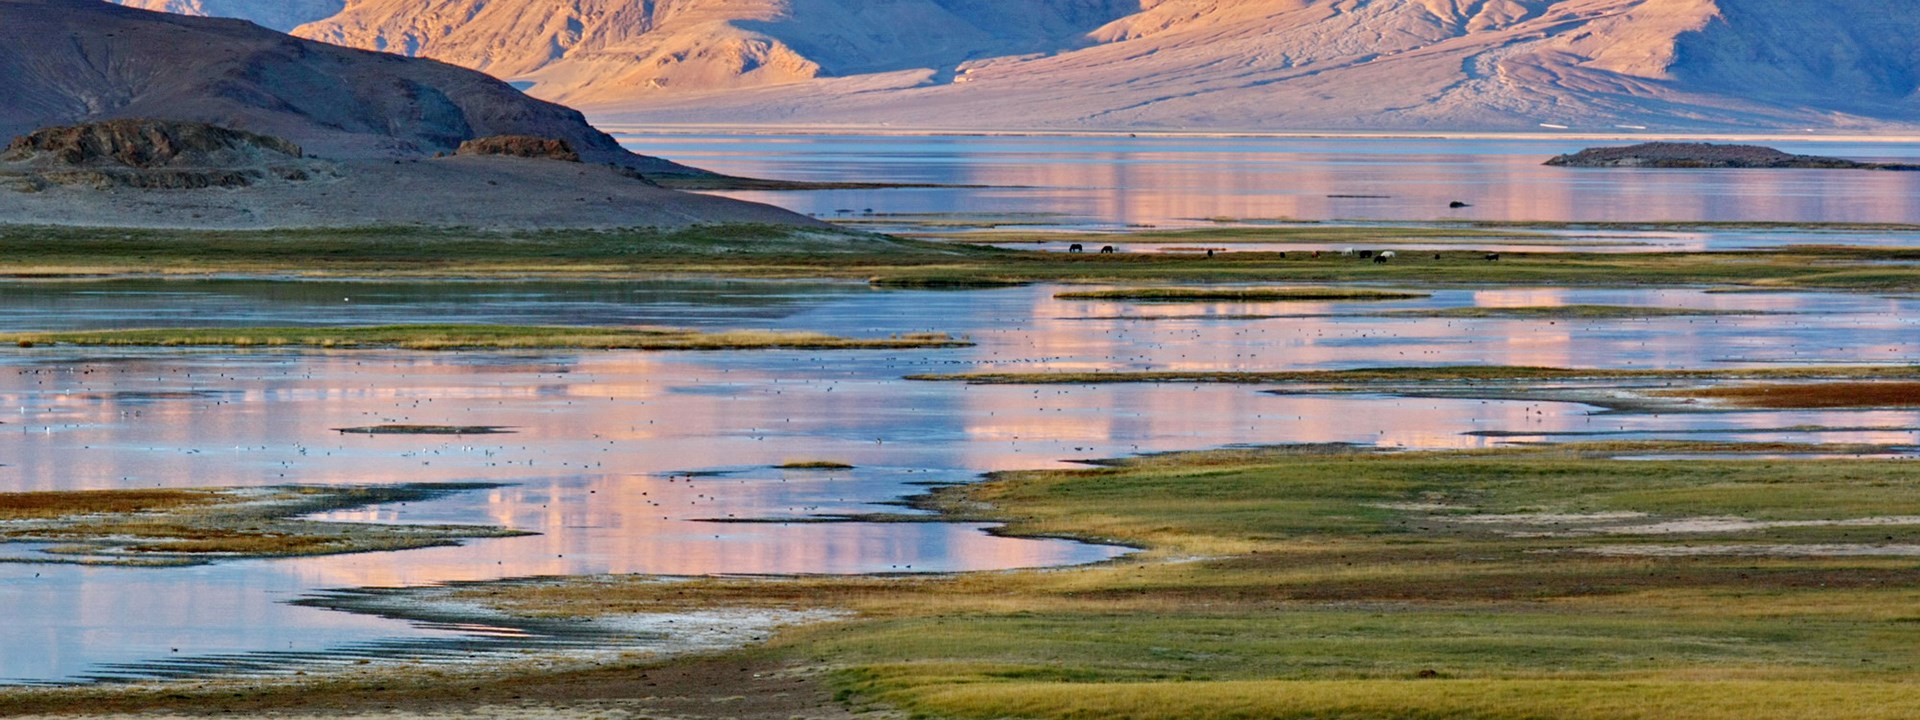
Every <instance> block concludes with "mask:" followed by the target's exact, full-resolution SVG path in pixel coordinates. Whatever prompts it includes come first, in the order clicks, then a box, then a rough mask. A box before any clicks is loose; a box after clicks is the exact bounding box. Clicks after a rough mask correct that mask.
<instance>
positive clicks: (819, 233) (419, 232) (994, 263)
mask: <svg viewBox="0 0 1920 720" xmlns="http://www.w3.org/2000/svg"><path fill="white" fill-rule="evenodd" d="M1317 229H1319V228H1317ZM1468 229H1471V228H1468ZM1250 230H1263V229H1261V228H1251V229H1248V228H1216V229H1211V230H1209V232H1217V233H1220V234H1221V235H1219V236H1217V237H1207V238H1205V239H1206V240H1207V242H1224V241H1226V239H1228V238H1230V237H1232V234H1233V233H1245V232H1248V231H1250ZM1320 230H1323V231H1324V229H1320ZM1405 230H1406V229H1396V228H1383V227H1378V226H1349V227H1344V228H1341V229H1340V232H1341V233H1343V234H1346V235H1348V236H1351V237H1352V238H1354V240H1355V243H1354V244H1356V245H1358V244H1370V245H1375V246H1379V245H1382V244H1388V243H1390V241H1391V239H1392V238H1393V237H1396V235H1395V233H1400V235H1401V236H1404V235H1405V232H1404V231H1405ZM1441 231H1443V232H1444V233H1450V234H1453V235H1456V236H1457V235H1460V234H1461V233H1462V232H1463V229H1459V228H1442V229H1441ZM1154 232H1157V231H1143V232H1142V233H1138V234H1134V235H1126V236H1116V237H1114V238H1112V239H1111V241H1112V242H1126V241H1129V240H1136V241H1141V242H1151V241H1153V240H1154V237H1155V235H1154ZM1504 234H1507V233H1496V235H1504ZM1036 237H1040V238H1044V236H1035V235H1030V234H1023V233H1020V232H1018V231H1009V232H1006V233H1004V234H1003V236H1001V237H998V238H997V239H1000V240H1003V241H1005V242H1021V241H1023V240H1032V239H1034V238H1036ZM1080 239H1081V240H1083V241H1084V240H1085V238H1084V236H1081V237H1080ZM1258 239H1261V240H1263V241H1264V240H1267V239H1270V238H1258ZM1489 240H1490V242H1498V238H1490V239H1489ZM1435 254H1436V253H1427V252H1419V253H1402V254H1401V256H1400V257H1398V258H1395V259H1394V261H1393V262H1390V263H1382V264H1376V263H1372V262H1368V261H1365V260H1358V259H1355V258H1348V257H1342V256H1340V255H1339V254H1337V253H1326V254H1324V255H1323V256H1322V257H1317V258H1316V257H1310V256H1308V255H1307V254H1304V253H1297V252H1296V253H1292V254H1290V255H1289V254H1283V253H1274V252H1231V253H1218V254H1216V256H1215V257H1205V256H1204V255H1201V254H1169V253H1120V254H1115V255H1102V254H1099V253H1083V254H1069V253H1065V252H1040V251H1022V250H1003V249H998V248H991V247H980V246H975V245H971V244H967V243H961V242H927V241H918V240H907V239H901V238H892V237H886V236H880V235H873V234H866V233H858V232H853V231H842V230H831V229H794V228H784V227H772V226H752V225H729V226H706V227H696V228H689V229H685V230H678V231H671V232H666V231H655V230H606V231H591V230H568V231H482V230H472V229H457V228H454V229H449V228H414V227H395V228H358V229H314V230H275V231H193V230H125V229H107V228H65V227H29V226H4V227H0V273H6V274H10V275H15V276H21V277H74V276H99V275H108V276H111V275H129V274H167V275H177V274H195V275H199V274H207V273H227V274H261V275H270V274H289V273H290V274H298V275H302V276H345V277H514V278H521V277H579V278H630V277H634V276H636V275H660V274H680V275H704V276H730V277H766V278H801V277H806V278H845V279H850V280H852V279H861V280H871V281H873V282H874V283H875V284H876V285H878V286H882V287H899V288H915V287H981V286H985V285H1000V284H1008V283H1021V282H1037V281H1063V282H1076V283H1103V282H1106V283H1119V282H1132V283H1145V282H1166V281H1181V282H1259V283H1347V282H1368V283H1392V284H1397V285H1407V284H1422V285H1437V284H1499V285H1513V284H1524V285H1602V286H1622V285H1635V286H1640V285H1645V286H1665V285H1687V284H1695V285H1699V284H1712V285H1722V286H1735V287H1744V288H1776V289H1777V288H1822V289H1838V290H1867V291H1908V290H1915V289H1920V265H1907V264H1904V262H1905V261H1912V260H1916V259H1920V251H1915V250H1911V249H1901V248H1850V247H1835V246H1808V247H1792V248H1783V249H1778V250H1764V251H1763V250H1754V251H1733V252H1652V253H1635V254H1617V253H1614V254H1610V253H1587V252H1555V253H1503V256H1502V258H1501V260H1500V261H1499V262H1486V261H1485V260H1484V259H1483V258H1482V254H1481V253H1479V252H1476V251H1472V250H1467V249H1461V250H1447V251H1442V252H1439V253H1437V255H1438V258H1435V257H1434V256H1435ZM1889 262H1893V263H1895V264H1888V263H1889Z"/></svg>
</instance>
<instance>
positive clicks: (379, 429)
mask: <svg viewBox="0 0 1920 720" xmlns="http://www.w3.org/2000/svg"><path fill="white" fill-rule="evenodd" d="M333 430H334V432H338V433H345V434H350V435H498V434H501V433H510V432H513V431H512V430H509V429H507V428H506V427H505V426H501V425H368V426H365V427H344V428H334V429H333Z"/></svg>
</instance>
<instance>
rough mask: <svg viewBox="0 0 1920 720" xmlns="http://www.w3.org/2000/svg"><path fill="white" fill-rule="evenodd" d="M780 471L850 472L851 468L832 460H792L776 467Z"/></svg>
mask: <svg viewBox="0 0 1920 720" xmlns="http://www.w3.org/2000/svg"><path fill="white" fill-rule="evenodd" d="M775 467H778V468H779V469H781V470H852V469H853V466H852V465H849V464H847V463H843V462H837V461H834V460H794V461H790V462H784V463H780V464H779V465H776V466H775Z"/></svg>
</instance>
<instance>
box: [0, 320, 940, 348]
mask: <svg viewBox="0 0 1920 720" xmlns="http://www.w3.org/2000/svg"><path fill="white" fill-rule="evenodd" d="M972 344H973V343H972V342H969V341H967V340H962V339H960V338H956V337H953V336H951V335H946V334H943V333H929V334H913V335H896V336H893V337H886V338H872V339H862V338H844V337H836V336H833V335H825V334H821V333H812V332H771V331H764V330H727V331H721V332H706V331H700V330H681V329H672V328H610V327H553V326H524V325H384V326H376V327H338V328H314V327H255V328H156V329H142V330H98V331H80V332H42V333H17V334H11V335H0V345H17V346H20V347H33V346H36V345H82V346H131V347H174V346H207V347H242V348H248V347H269V348H270V347H309V348H339V349H354V348H398V349H403V350H522V349H524V350H544V349H579V350H761V349H805V350H864V349H888V348H929V347H964V346H969V345H972Z"/></svg>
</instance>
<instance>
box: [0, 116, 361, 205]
mask: <svg viewBox="0 0 1920 720" xmlns="http://www.w3.org/2000/svg"><path fill="white" fill-rule="evenodd" d="M324 172H326V169H325V167H324V164H323V163H319V162H317V161H312V160H309V159H307V158H306V157H305V156H304V154H303V153H302V152H301V150H300V146H298V145H295V144H293V143H291V142H288V141H286V140H283V139H280V138H276V137H270V136H266V135H257V134H254V133H248V132H240V131H237V130H231V129H228V128H223V127H219V126H216V125H209V124H206V123H195V122H180V121H170V120H150V119H138V120H109V121H105V122H97V123H86V124H81V125H67V126H60V127H51V128H43V129H41V130H36V131H34V132H32V133H29V134H27V135H23V136H20V137H18V138H14V140H13V142H11V143H9V144H8V145H7V149H6V152H5V154H4V155H0V174H4V175H6V176H8V177H9V178H11V179H12V181H13V182H12V183H10V184H12V185H13V186H14V187H16V188H20V189H27V190H33V189H39V188H42V187H44V186H46V185H47V184H56V185H84V186H90V187H96V188H101V189H106V188H113V187H130V188H145V189H163V190H194V189H203V188H211V187H223V188H234V187H246V186H248V185H252V184H254V183H256V182H259V181H262V180H268V179H278V180H285V181H291V182H304V181H306V180H308V179H310V178H312V177H313V176H314V174H316V173H324Z"/></svg>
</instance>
